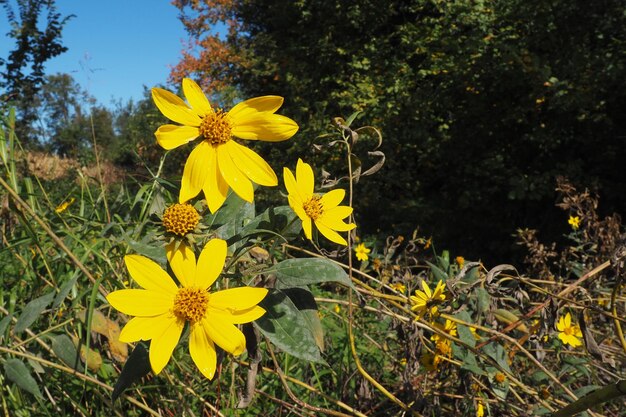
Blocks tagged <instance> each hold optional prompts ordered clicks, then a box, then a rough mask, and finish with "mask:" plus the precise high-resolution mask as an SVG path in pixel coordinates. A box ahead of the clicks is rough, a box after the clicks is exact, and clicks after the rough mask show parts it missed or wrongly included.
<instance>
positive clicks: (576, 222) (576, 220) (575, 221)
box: [567, 216, 580, 230]
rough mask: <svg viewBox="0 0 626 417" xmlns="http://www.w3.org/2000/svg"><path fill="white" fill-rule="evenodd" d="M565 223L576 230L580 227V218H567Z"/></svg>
mask: <svg viewBox="0 0 626 417" xmlns="http://www.w3.org/2000/svg"><path fill="white" fill-rule="evenodd" d="M567 222H568V223H569V224H570V225H571V226H572V229H574V230H578V228H579V227H580V217H578V216H569V220H567Z"/></svg>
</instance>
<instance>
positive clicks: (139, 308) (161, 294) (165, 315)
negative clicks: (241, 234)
mask: <svg viewBox="0 0 626 417" xmlns="http://www.w3.org/2000/svg"><path fill="white" fill-rule="evenodd" d="M226 248H227V246H226V242H225V241H224V240H221V239H213V240H211V241H209V242H208V243H207V244H206V246H205V247H204V249H203V250H202V252H201V253H200V256H199V258H198V261H197V263H196V256H195V254H194V253H193V251H192V250H191V249H190V248H189V247H188V246H186V245H181V246H180V247H179V249H178V250H177V251H168V261H169V264H170V267H171V268H172V271H173V272H174V275H175V276H176V278H178V281H179V282H180V285H181V286H180V287H179V286H177V285H176V283H175V282H174V280H173V279H172V278H171V277H170V275H169V274H168V273H167V272H165V271H164V270H163V269H161V267H160V266H159V265H158V264H157V263H156V262H154V261H152V260H150V259H148V258H146V257H144V256H140V255H127V256H126V257H124V261H125V262H126V267H127V268H128V272H129V274H130V276H131V277H132V278H133V279H134V280H135V281H136V282H137V283H138V284H139V285H140V286H141V287H142V289H124V290H118V291H114V292H112V293H110V294H109V295H108V296H107V300H108V301H109V303H110V304H111V305H112V306H113V308H115V309H117V310H119V311H120V312H122V313H124V314H127V315H129V316H135V317H133V318H132V319H131V320H130V321H129V322H128V323H127V324H126V326H124V328H123V329H122V331H121V333H120V336H119V340H120V341H121V342H125V343H129V342H136V341H139V340H151V342H150V356H149V357H150V365H151V366H152V370H153V371H154V373H155V374H158V373H159V372H161V370H162V369H163V368H164V367H165V365H167V363H168V362H169V360H170V357H171V356H172V352H173V351H174V348H175V347H176V345H177V344H178V341H179V339H180V336H181V334H182V332H183V328H184V327H185V323H188V324H189V330H190V332H189V353H190V354H191V358H192V359H193V361H194V362H195V364H196V366H197V367H198V369H199V370H200V372H201V373H202V374H203V375H204V376H206V377H207V378H209V379H210V378H213V375H214V374H215V368H216V364H217V356H216V350H215V344H217V345H218V346H219V347H221V348H222V349H223V350H225V351H226V352H230V353H232V354H233V355H239V354H241V353H242V352H243V351H244V349H245V348H246V339H245V337H244V335H243V333H242V332H241V331H240V330H239V329H238V328H237V327H236V325H237V324H242V323H248V322H251V321H254V320H256V319H258V318H259V317H261V316H262V315H263V314H265V310H264V309H263V308H261V307H259V306H258V305H257V304H258V303H259V302H260V301H261V300H263V298H264V297H265V295H266V294H267V289H265V288H252V287H240V288H231V289H227V290H223V291H217V292H214V293H211V292H209V291H208V288H209V287H210V286H211V285H212V284H213V283H214V282H215V280H216V279H217V278H218V277H219V275H220V273H221V272H222V268H223V267H224V261H225V259H226Z"/></svg>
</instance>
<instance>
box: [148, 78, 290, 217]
mask: <svg viewBox="0 0 626 417" xmlns="http://www.w3.org/2000/svg"><path fill="white" fill-rule="evenodd" d="M183 93H184V95H185V98H186V99H187V102H188V103H189V104H187V103H185V102H184V101H183V100H182V99H181V98H180V97H178V96H177V95H175V94H172V93H171V92H169V91H167V90H163V89H161V88H153V89H152V99H153V100H154V103H155V104H156V106H157V107H158V108H159V110H160V111H161V113H163V115H164V116H165V117H167V118H168V119H170V120H173V121H174V122H176V123H180V125H181V126H179V125H172V124H167V125H163V126H161V127H159V128H158V129H157V131H156V132H155V136H156V139H157V142H158V143H159V145H161V147H163V148H164V149H168V150H169V149H174V148H177V147H179V146H181V145H184V144H186V143H188V142H191V141H192V140H194V139H196V138H198V137H200V138H201V139H202V141H201V142H200V143H199V144H198V146H196V148H195V149H194V150H193V151H192V152H191V154H190V155H189V158H188V159H187V162H186V163H185V168H184V170H183V178H182V184H181V189H180V195H179V201H180V202H181V203H184V202H186V201H187V200H189V199H191V198H193V197H195V196H197V195H198V194H199V193H200V191H203V192H204V196H205V198H206V201H207V204H208V206H209V209H210V210H211V212H212V213H215V212H216V211H217V209H219V208H220V207H221V206H222V204H224V200H226V195H227V193H228V189H229V188H232V189H233V191H234V192H235V193H237V195H238V196H239V197H241V198H242V199H244V200H245V201H248V202H252V201H253V199H254V190H253V186H252V182H255V183H257V184H259V185H265V186H275V185H278V179H277V177H276V174H275V173H274V170H273V169H272V168H271V167H270V166H269V165H268V164H267V162H265V160H264V159H263V158H261V157H260V156H259V155H258V154H256V153H255V152H254V151H252V150H250V149H248V148H246V147H245V146H243V145H240V144H239V143H237V142H236V141H234V140H232V139H233V137H237V138H239V139H247V140H264V141H269V142H278V141H283V140H287V139H289V138H290V137H292V136H293V135H294V134H295V133H296V132H297V131H298V125H297V124H296V122H294V121H293V120H291V119H290V118H288V117H285V116H282V115H279V114H274V113H276V111H277V110H278V108H279V107H280V106H281V105H282V104H283V98H282V97H279V96H263V97H256V98H252V99H249V100H246V101H243V102H241V103H239V104H237V105H236V106H235V107H233V108H232V109H231V110H230V111H228V112H224V111H222V110H221V109H213V108H212V107H211V105H210V104H209V100H208V99H207V98H206V96H205V95H204V93H203V92H202V90H201V89H200V87H199V86H198V84H196V83H195V82H194V81H193V80H191V79H189V78H185V79H183Z"/></svg>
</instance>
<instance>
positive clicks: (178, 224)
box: [163, 203, 200, 236]
mask: <svg viewBox="0 0 626 417" xmlns="http://www.w3.org/2000/svg"><path fill="white" fill-rule="evenodd" d="M199 222H200V214H199V213H198V211H197V210H196V209H195V208H194V207H193V206H192V205H191V204H186V203H185V204H178V203H175V204H172V205H171V206H169V207H168V208H166V209H165V212H163V227H165V231H167V232H169V233H173V234H175V235H178V236H185V235H186V234H187V233H189V232H191V231H193V230H194V229H195V228H196V226H198V223H199Z"/></svg>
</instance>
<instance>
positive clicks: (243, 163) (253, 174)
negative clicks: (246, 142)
mask: <svg viewBox="0 0 626 417" xmlns="http://www.w3.org/2000/svg"><path fill="white" fill-rule="evenodd" d="M224 148H225V149H227V150H228V153H229V154H230V157H231V159H232V160H233V162H234V163H235V165H236V166H237V167H238V168H239V169H240V170H241V172H243V173H244V174H246V176H247V177H248V178H250V179H251V180H252V181H254V182H256V183H257V184H259V185H265V186H274V185H277V184H278V178H276V174H275V173H274V170H273V169H272V168H271V167H270V166H269V165H268V163H267V162H265V160H264V159H263V158H261V157H260V156H259V155H258V154H257V153H256V152H254V151H252V150H250V149H248V148H246V147H245V146H242V145H240V144H238V143H237V142H235V141H234V140H231V141H229V142H227V143H225V144H224Z"/></svg>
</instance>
